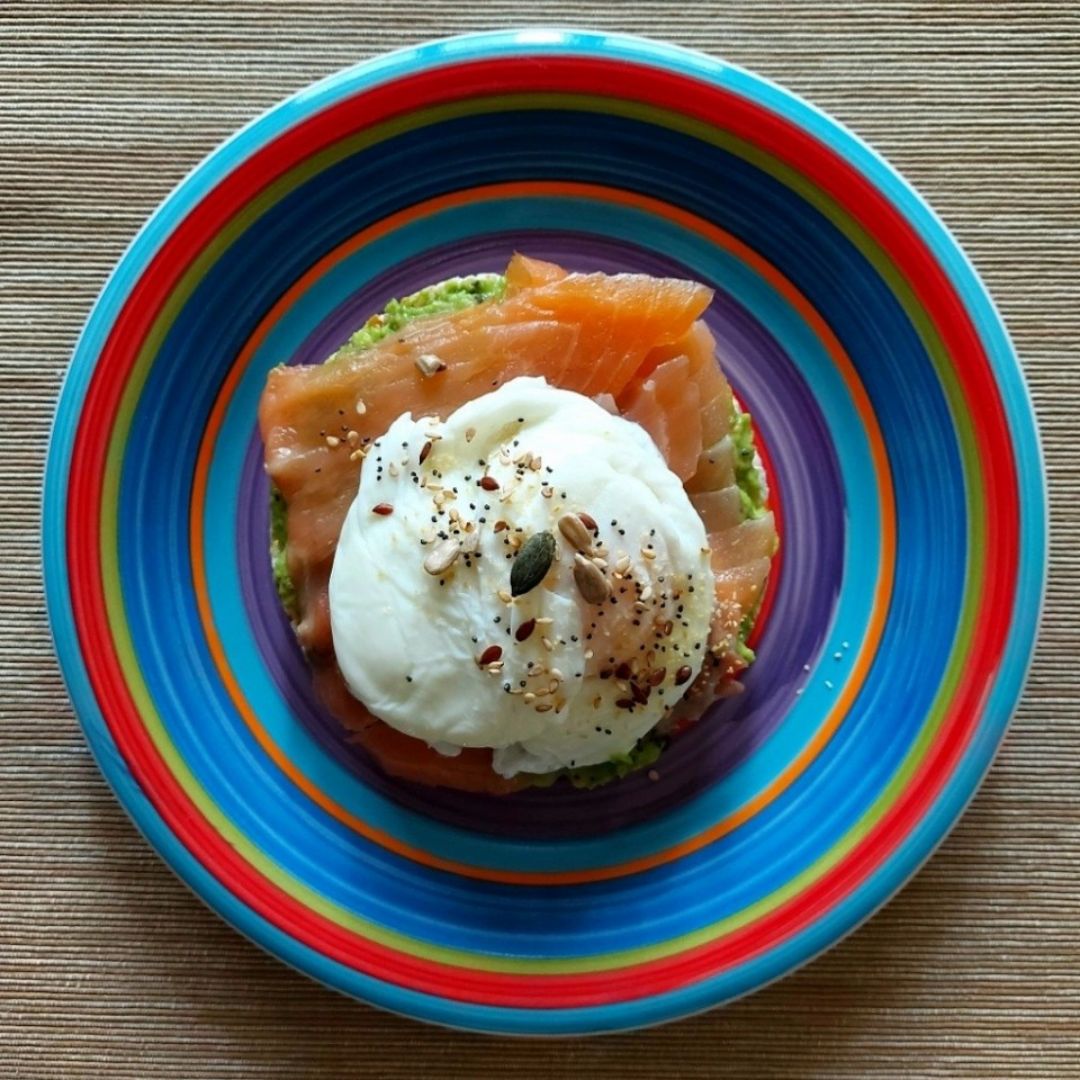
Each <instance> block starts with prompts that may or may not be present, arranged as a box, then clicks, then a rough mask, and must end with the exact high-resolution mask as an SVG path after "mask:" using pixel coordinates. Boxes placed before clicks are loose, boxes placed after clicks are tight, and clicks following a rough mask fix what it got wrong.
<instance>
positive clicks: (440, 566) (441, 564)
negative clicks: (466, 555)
mask: <svg viewBox="0 0 1080 1080" xmlns="http://www.w3.org/2000/svg"><path fill="white" fill-rule="evenodd" d="M460 554H461V545H460V544H459V543H458V542H457V541H456V540H444V541H443V542H442V543H441V544H438V545H436V546H435V547H434V548H432V550H431V551H430V552H428V557H427V558H426V559H425V560H424V569H425V570H426V571H427V572H428V573H429V574H431V575H432V576H433V577H438V576H439V575H440V574H445V573H446V571H447V570H449V569H450V567H451V566H453V565H454V563H455V562H456V561H457V557H458V556H459V555H460Z"/></svg>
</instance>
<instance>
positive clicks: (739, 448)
mask: <svg viewBox="0 0 1080 1080" xmlns="http://www.w3.org/2000/svg"><path fill="white" fill-rule="evenodd" d="M505 291H506V278H505V277H503V275H502V274H474V275H472V276H470V277H459V278H451V279H450V280H448V281H444V282H441V283H439V284H438V285H431V286H429V287H428V288H426V289H421V290H420V291H419V292H415V293H413V294H412V295H411V296H406V297H404V298H403V299H401V300H391V301H390V303H388V304H387V305H386V307H385V309H384V310H383V311H382V313H381V314H378V315H373V316H372V317H371V318H370V319H368V321H367V322H366V323H364V325H363V326H362V327H361V328H360V329H359V330H357V331H356V333H355V334H353V335H352V337H351V338H349V340H348V341H347V342H346V343H345V344H344V345H342V347H341V348H340V349H338V351H337V352H335V353H334V354H333V355H332V356H331V357H329V359H328V360H327V361H326V363H328V364H332V363H334V362H335V361H337V360H342V359H345V358H347V357H351V356H356V355H357V354H359V353H362V352H363V351H364V350H365V349H369V348H370V347H371V346H372V345H375V344H377V343H378V342H380V341H382V339H383V338H385V337H388V336H389V335H390V334H393V333H395V332H396V331H398V330H400V329H401V328H402V327H404V326H406V325H408V324H409V323H410V322H412V321H413V320H414V319H420V318H424V317H425V316H428V315H445V314H448V313H449V312H452V311H460V310H461V309H462V308H467V307H472V306H473V305H474V304H480V303H483V302H484V301H486V300H496V299H499V298H501V297H502V295H503V293H504V292H505ZM731 437H732V439H733V441H734V443H735V482H736V483H737V484H738V485H739V493H740V496H741V499H742V509H743V515H744V517H747V518H752V517H760V516H761V515H762V514H763V513H764V512H765V487H764V484H763V478H762V475H761V472H760V469H759V467H758V460H757V452H756V450H755V449H754V427H753V422H752V421H751V419H750V414H749V413H746V412H743V411H742V409H740V408H739V407H738V405H736V407H735V418H734V420H733V421H732V428H731ZM286 513H287V509H286V506H285V500H284V499H283V498H282V497H281V495H280V494H279V493H278V492H277V491H276V490H275V489H273V488H271V491H270V561H271V565H272V569H273V574H274V587H275V588H276V589H277V594H278V596H279V598H280V599H281V604H282V606H283V607H284V609H285V612H286V614H288V616H289V618H290V619H292V620H293V621H294V622H295V621H296V619H297V618H298V616H299V612H298V611H297V606H296V589H295V586H294V585H293V582H292V579H291V578H290V576H289V570H288V565H287V561H286V557H285V545H286V536H287V532H286V528H285V518H286ZM754 614H755V613H751V614H750V615H748V616H747V617H746V618H745V619H744V620H743V625H742V627H741V628H740V635H739V636H740V639H741V640H740V642H739V645H738V649H739V652H740V654H741V656H742V658H743V659H744V660H746V662H747V663H752V662H753V660H754V653H753V650H752V649H750V648H749V647H748V646H747V645H746V644H745V642H746V639H747V638H748V637H749V635H750V631H751V630H752V629H753V625H754ZM667 742H668V740H667V737H666V736H664V735H661V734H659V733H658V732H655V731H653V732H649V733H648V734H646V735H644V736H643V737H642V738H641V739H640V740H639V741H638V743H637V745H636V746H634V748H633V749H632V750H630V751H629V753H626V754H619V755H618V756H617V757H614V758H612V759H611V760H610V761H605V762H601V763H600V764H598V765H589V766H587V767H585V768H581V769H560V770H559V771H558V772H553V773H546V774H543V775H539V776H536V777H533V778H532V779H531V784H532V786H533V787H550V786H551V785H552V784H554V783H555V781H556V780H558V779H559V778H560V777H563V776H565V777H566V778H567V780H569V782H570V783H571V784H573V786H574V787H576V788H596V787H602V786H603V785H604V784H608V783H610V782H611V781H612V780H618V779H621V778H622V777H624V776H627V775H628V774H630V773H632V772H637V771H639V770H640V769H647V768H648V767H649V766H650V765H652V764H653V763H654V762H656V761H657V759H658V758H659V757H660V755H661V754H662V753H663V750H664V747H665V746H667Z"/></svg>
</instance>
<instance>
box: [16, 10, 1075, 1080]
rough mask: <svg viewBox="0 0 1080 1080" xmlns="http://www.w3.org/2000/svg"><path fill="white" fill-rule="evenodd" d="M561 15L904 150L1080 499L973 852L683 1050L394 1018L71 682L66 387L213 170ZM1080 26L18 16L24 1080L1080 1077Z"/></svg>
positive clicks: (1066, 493)
mask: <svg viewBox="0 0 1080 1080" xmlns="http://www.w3.org/2000/svg"><path fill="white" fill-rule="evenodd" d="M523 15H524V16H525V17H526V18H527V20H528V22H530V23H533V24H537V23H556V24H563V25H566V24H571V23H572V24H576V25H589V26H594V27H600V28H610V29H619V30H626V31H632V32H638V33H645V34H650V35H653V36H657V37H664V38H668V39H670V40H672V41H676V42H679V43H682V44H686V45H691V46H694V47H697V48H700V49H704V50H706V51H709V52H712V53H715V54H717V55H721V56H723V57H725V58H727V59H729V60H732V61H735V62H737V63H742V64H745V65H746V66H749V67H752V68H754V69H755V70H757V71H758V72H761V73H763V74H765V75H768V76H771V77H773V78H775V79H777V80H779V81H780V82H783V83H784V84H786V85H787V86H789V87H791V88H792V89H794V90H796V91H799V92H801V93H803V94H804V95H806V96H807V97H809V98H810V99H811V100H813V101H815V102H817V103H818V104H820V105H822V106H823V107H825V108H826V109H828V110H830V111H831V112H832V113H833V114H834V115H835V116H837V117H838V118H839V119H841V120H843V121H845V122H846V123H847V124H849V125H850V126H851V127H853V128H854V129H855V130H856V131H857V132H858V133H859V134H861V135H862V136H864V137H865V138H867V139H869V140H870V141H871V142H872V143H874V144H875V145H876V146H877V147H878V148H879V149H880V150H882V151H883V152H884V153H885V154H886V155H887V156H888V157H889V158H890V159H891V160H892V161H893V163H894V164H896V165H897V166H898V167H899V168H900V169H901V170H902V171H903V172H904V173H905V174H906V175H907V176H908V177H909V178H910V179H911V180H912V181H913V182H914V183H915V184H916V185H917V186H918V187H919V188H920V189H921V190H922V192H923V193H924V194H925V195H926V196H927V197H928V198H929V199H930V201H931V202H932V203H933V204H934V206H935V207H936V208H937V210H938V211H939V212H940V213H941V215H942V216H943V217H944V219H945V221H946V222H947V223H948V224H949V225H950V226H951V227H952V228H953V230H954V231H955V232H956V233H957V235H958V236H959V238H960V240H961V242H962V243H963V244H964V245H965V247H966V248H967V250H968V252H969V253H970V254H971V256H972V258H973V259H974V261H975V263H976V265H977V266H978V268H979V270H980V272H981V273H982V274H983V275H984V277H985V278H986V280H987V282H988V283H989V285H990V288H991V290H992V291H993V293H994V295H995V297H996V298H997V301H998V304H999V305H1000V307H1001V310H1002V312H1003V314H1004V316H1005V319H1006V321H1007V323H1008V325H1009V328H1010V330H1011V331H1012V333H1013V335H1014V338H1015V341H1016V344H1017V346H1018V348H1019V351H1020V354H1021V356H1022V357H1023V360H1024V364H1025V367H1026V369H1027V372H1028V376H1029V379H1030V382H1031V386H1032V390H1033V393H1034V396H1035V401H1036V405H1037V407H1038V410H1039V414H1040V420H1041V424H1042V431H1043V437H1044V440H1045V446H1046V455H1047V468H1048V470H1049V474H1050V482H1051V487H1052V491H1053V501H1054V504H1055V510H1056V521H1055V540H1054V544H1053V563H1052V573H1051V584H1050V593H1049V604H1048V608H1047V613H1046V619H1045V624H1044V629H1043V633H1042V638H1041V644H1040V648H1039V651H1038V657H1037V662H1036V665H1035V670H1034V673H1033V675H1032V678H1031V681H1030V685H1029V688H1028V692H1027V696H1026V698H1025V701H1024V704H1023V706H1022V708H1021V710H1020V713H1019V716H1018V717H1017V719H1016V722H1015V724H1014V726H1013V728H1012V731H1011V732H1010V734H1009V736H1008V738H1007V740H1006V743H1005V746H1004V749H1003V751H1002V753H1001V755H1000V758H999V760H998V763H997V765H996V766H995V768H994V769H993V771H992V773H991V775H990V777H989V779H988V781H987V783H986V785H985V787H984V789H983V790H982V792H981V793H980V795H979V796H978V798H977V799H976V801H975V803H974V805H973V806H972V808H971V810H970V811H969V813H968V814H967V816H966V817H965V818H964V820H963V822H962V823H961V825H960V826H959V827H958V828H957V830H956V831H955V833H954V834H953V835H952V837H951V838H950V839H949V840H948V841H947V843H946V844H945V845H944V847H943V849H942V850H941V852H940V853H939V854H938V855H937V856H936V857H935V858H934V859H933V860H932V861H931V862H930V864H929V865H928V866H927V867H926V869H924V870H923V872H922V873H921V874H920V875H919V877H918V878H917V879H916V881H915V882H914V883H913V884H912V885H910V886H909V887H908V888H907V889H906V890H905V891H904V892H903V893H902V894H901V896H900V897H899V898H898V899H896V900H895V901H894V902H893V903H892V904H891V905H889V907H888V908H887V909H886V910H885V911H884V912H882V913H881V914H879V915H878V916H877V917H876V918H875V919H874V920H873V921H872V922H871V923H870V924H869V925H868V926H866V927H864V928H863V929H861V930H860V931H859V932H858V933H856V934H855V935H853V936H852V937H851V938H849V939H848V940H847V941H845V942H844V943H843V944H841V945H840V946H839V947H838V948H836V949H835V950H834V951H833V952H831V953H830V954H829V955H827V956H826V957H824V958H822V959H820V960H818V961H817V962H816V963H814V964H812V965H810V966H809V967H808V968H806V969H804V970H803V971H801V972H799V973H797V974H796V975H794V976H792V977H791V978H789V979H787V980H785V981H784V982H782V983H780V984H778V985H775V986H773V987H770V988H769V989H767V990H765V991H763V992H761V993H759V994H757V995H755V996H754V997H752V998H749V999H747V1000H744V1001H741V1002H739V1003H736V1004H735V1005H733V1006H731V1007H729V1008H727V1009H724V1010H722V1011H717V1012H713V1013H711V1014H709V1015H706V1016H703V1017H699V1018H697V1019H694V1020H688V1021H685V1022H682V1023H678V1024H674V1025H671V1026H669V1027H666V1028H662V1029H659V1030H656V1031H651V1032H645V1033H639V1034H634V1035H625V1036H614V1037H608V1038H604V1039H594V1040H577V1041H574V1040H565V1041H558V1042H546V1043H540V1042H515V1041H509V1040H496V1039H487V1038H481V1037H474V1036H466V1035H458V1034H453V1033H449V1032H444V1031H440V1030H436V1029H433V1028H425V1027H423V1026H421V1025H419V1024H415V1023H413V1022H411V1021H406V1020H400V1019H397V1018H394V1017H390V1016H386V1015H383V1014H381V1013H377V1012H375V1011H374V1010H372V1009H369V1008H366V1007H364V1006H361V1005H357V1004H355V1003H353V1002H350V1001H347V1000H345V999H344V998H341V997H338V996H336V995H334V994H333V993H331V992H330V991H327V990H324V989H322V988H321V987H319V986H316V985H315V984H313V983H310V982H308V981H307V980H305V979H304V978H302V977H301V976H299V975H297V974H295V973H293V972H291V971H289V970H288V969H286V968H285V967H284V966H283V965H281V964H279V963H278V962H277V961H275V960H272V959H270V958H269V957H267V956H264V955H263V954H262V953H261V952H259V951H258V950H257V949H256V948H255V947H254V946H252V945H250V944H249V943H248V942H246V941H244V940H243V939H242V938H240V937H239V935H237V934H235V933H234V932H233V931H231V930H230V929H228V928H227V927H226V926H225V925H224V924H223V923H222V922H221V921H220V920H219V919H218V918H217V917H216V916H215V915H213V914H211V913H210V912H209V911H207V910H206V909H205V908H204V907H203V906H202V905H201V904H200V903H199V902H198V901H197V900H196V899H195V898H194V897H193V896H192V895H191V894H190V893H188V892H187V890H186V889H185V888H184V887H183V886H182V885H181V884H180V883H179V881H178V880H177V879H176V878H174V877H173V875H172V874H171V873H170V872H169V871H168V870H167V869H166V868H165V866H164V865H163V864H162V863H161V862H160V861H159V860H158V858H157V856H155V855H154V854H153V852H152V851H151V850H150V849H149V848H148V846H147V845H146V844H145V843H144V842H143V840H142V839H141V838H140V837H139V836H138V835H137V834H136V832H135V830H134V829H133V828H132V827H131V825H130V824H129V822H128V821H127V819H126V818H125V817H124V815H123V813H122V812H121V810H120V808H119V807H118V805H117V804H116V803H115V802H114V800H113V799H112V797H111V795H110V794H109V792H108V791H107V789H106V787H105V784H104V782H103V781H102V780H101V778H100V776H99V775H98V773H97V770H96V768H95V766H94V764H93V762H92V761H91V759H90V756H89V753H88V751H87V749H86V746H85V744H84V742H83V739H82V737H81V735H80V733H79V730H78V726H77V724H76V722H75V719H74V717H73V715H72V711H71V708H70V705H69V703H68V700H67V697H66V695H65V693H64V688H63V685H62V683H61V680H60V677H59V675H58V673H57V669H56V666H55V663H54V661H53V658H52V653H51V649H50V643H49V635H48V629H47V625H46V619H45V612H44V604H43V600H42V595H41V583H40V566H39V563H40V556H39V534H38V530H39V524H38V522H39V500H40V479H41V469H42V465H43V462H44V457H45V451H46V446H47V442H48V431H49V422H50V417H51V413H52V409H53V404H54V401H55V397H56V393H57V390H58V388H59V385H60V380H61V378H62V375H63V372H64V367H65V364H66V362H67V359H68V356H69V354H70V352H71V348H72V344H73V342H74V340H75V336H76V334H77V332H78V329H79V326H80V324H81V323H82V321H83V319H84V318H85V315H86V313H87V311H88V309H89V307H90V305H91V303H92V301H93V298H94V296H95V294H96V293H97V291H98V289H99V288H100V286H101V284H102V282H103V280H104V278H105V276H106V274H107V273H108V271H109V269H110V267H111V266H112V264H113V263H114V262H115V260H116V259H117V258H118V256H119V255H120V254H121V252H122V251H123V249H124V246H125V245H126V243H127V241H128V240H129V239H130V237H131V235H132V234H133V233H134V232H135V230H136V229H137V228H138V226H139V225H140V224H141V223H142V221H143V220H144V219H145V218H146V216H147V215H148V214H149V213H150V211H151V210H152V209H153V208H154V206H155V205H156V204H157V202H158V201H159V200H160V199H161V198H162V196H164V195H165V194H166V193H167V192H168V191H169V189H170V188H171V187H172V186H173V185H174V184H175V183H176V181H177V180H179V179H180V178H181V177H182V176H183V175H184V174H185V173H186V172H187V171H188V170H189V169H190V168H191V167H192V166H193V165H194V164H195V163H196V162H197V161H198V160H199V159H200V158H201V157H202V156H203V155H204V154H205V153H207V152H208V151H209V150H211V149H212V148H213V147H214V146H215V145H216V144H217V143H218V142H219V141H220V140H221V139H222V138H223V137H224V136H226V135H228V134H229V133H230V132H231V131H233V130H234V129H235V128H236V127H237V126H239V125H240V124H241V123H243V122H244V121H246V120H248V119H249V118H250V117H251V116H252V115H254V114H255V113H257V112H259V111H261V110H262V109H264V108H265V107H267V106H268V105H270V104H272V103H273V102H275V101H276V100H278V99H280V98H281V97H282V96H284V95H285V94H287V93H289V92H291V91H293V90H295V89H297V88H299V87H301V86H303V85H304V84H306V83H308V82H310V81H311V80H313V79H316V78H318V77H320V76H322V75H325V74H327V73H328V72H331V71H333V70H335V69H337V68H339V67H344V66H346V65H348V64H351V63H354V62H355V61H357V60H359V59H363V58H364V57H367V56H370V55H372V54H373V53H375V52H378V51H380V50H382V49H384V48H387V47H390V46H396V45H401V44H406V43H410V42H414V41H418V40H421V39H424V38H430V37H435V36H442V35H444V34H448V33H454V32H459V31H465V30H478V29H488V28H493V27H500V26H508V25H515V24H520V23H521V22H522V16H523ZM1078 247H1080V9H1078V8H1077V6H1076V4H1075V3H1070V2H1069V0H1058V2H1044V3H1024V2H1000V0H996V2H994V3H985V2H984V0H971V2H966V3H961V2H947V3H946V2H938V3H896V4H877V3H875V4H869V3H865V4H864V3H840V4H838V3H836V2H835V0H820V2H818V0H806V2H798V0H788V2H779V3H777V2H768V0H760V2H757V0H755V2H749V0H739V2H732V3H719V2H718V3H694V2H688V0H675V2H667V0H631V2H629V3H612V2H611V0H604V2H596V0H578V2H577V3H573V4H571V3H547V2H543V0H535V2H534V3H532V4H530V5H529V6H528V8H527V9H526V10H524V11H523V10H522V9H521V8H520V6H518V5H511V4H509V3H505V2H500V0H468V2H467V3H465V4H447V3H438V4H436V3H424V2H416V0H414V2H412V3H401V2H395V0H378V2H376V0H357V2H355V3H346V2H340V0H319V2H318V3H311V4H308V3H299V2H297V3H276V2H267V0H261V2H258V3H233V2H217V3H207V2H204V3H200V2H184V3H171V2H170V3H75V2H71V0H53V2H50V3H24V2H18V0H0V402H2V403H3V407H4V416H3V422H2V423H0V529H2V530H3V533H2V534H3V550H4V552H5V558H4V559H3V561H2V562H0V605H2V611H3V622H2V624H0V625H2V627H3V633H2V634H0V671H2V673H3V689H4V693H3V695H2V698H0V1075H2V1076H4V1077H9V1076H12V1077H48V1078H55V1077H106V1078H124V1077H130V1078H138V1080H147V1078H156V1077H183V1078H187V1080H200V1078H208V1077H232V1076H253V1077H300V1078H307V1077H312V1078H321V1077H327V1078H329V1077H334V1078H336V1077H344V1076H349V1077H386V1078H396V1077H420V1076H425V1077H427V1076H431V1077H440V1078H441V1077H445V1078H448V1080H449V1078H466V1077H468V1078H472V1077H480V1076H485V1077H487V1076H514V1077H519V1078H522V1080H524V1078H527V1077H558V1076H578V1075H588V1076H597V1077H619V1078H624V1077H630V1078H633V1077H641V1078H644V1077H650V1078H651V1077H658V1076H665V1077H722V1076H739V1077H754V1078H758V1077H788V1076H790V1077H803V1076H807V1077H811V1076H813V1077H868V1076H882V1077H885V1076H897V1077H899V1076H904V1077H945V1076H948V1077H954V1076H970V1077H980V1078H985V1077H998V1076H1002V1077H1004V1076H1009V1077H1014V1076H1015V1077H1035V1078H1037V1077H1051V1076H1052V1077H1070V1076H1071V1077H1076V1076H1080V808H1078V796H1080V674H1078V666H1077V662H1076V657H1077V653H1078V652H1080V589H1078V587H1080V556H1078V555H1077V554H1076V547H1075V545H1074V542H1073V537H1074V536H1075V535H1077V533H1078V532H1080V468H1078V466H1077V453H1076V444H1077V431H1078V428H1080V355H1078V346H1077V341H1078V339H1080V288H1078V259H1077V248H1078Z"/></svg>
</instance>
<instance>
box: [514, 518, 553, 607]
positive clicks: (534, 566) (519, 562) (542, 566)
mask: <svg viewBox="0 0 1080 1080" xmlns="http://www.w3.org/2000/svg"><path fill="white" fill-rule="evenodd" d="M554 558H555V537H554V536H552V535H551V533H549V532H538V533H534V534H533V535H532V536H530V537H529V539H528V540H526V541H525V544H524V546H523V547H522V548H521V550H520V551H519V552H518V557H517V558H516V559H515V560H514V566H513V569H511V571H510V594H511V596H522V595H524V594H525V593H527V592H529V591H530V590H531V589H535V588H536V586H537V585H539V584H540V582H541V581H543V580H544V578H545V577H547V572H548V571H549V570H550V569H551V563H552V561H553V560H554Z"/></svg>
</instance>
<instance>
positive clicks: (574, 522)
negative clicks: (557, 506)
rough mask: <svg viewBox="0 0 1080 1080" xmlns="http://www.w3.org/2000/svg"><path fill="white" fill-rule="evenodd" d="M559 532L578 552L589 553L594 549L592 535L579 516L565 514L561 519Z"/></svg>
mask: <svg viewBox="0 0 1080 1080" xmlns="http://www.w3.org/2000/svg"><path fill="white" fill-rule="evenodd" d="M559 532H561V533H562V534H563V536H565V537H566V539H567V540H569V541H570V543H571V544H572V545H573V546H574V548H575V550H577V551H588V550H589V548H590V547H592V534H591V533H590V532H589V530H588V529H587V528H586V527H585V523H584V522H583V521H582V520H581V518H580V517H578V515H577V514H563V516H562V517H561V518H559Z"/></svg>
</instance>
